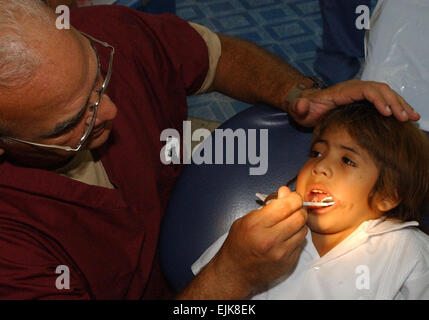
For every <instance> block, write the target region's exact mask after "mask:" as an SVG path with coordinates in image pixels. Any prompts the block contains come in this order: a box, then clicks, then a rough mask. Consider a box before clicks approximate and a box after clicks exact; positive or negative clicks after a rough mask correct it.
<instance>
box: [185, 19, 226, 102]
mask: <svg viewBox="0 0 429 320" xmlns="http://www.w3.org/2000/svg"><path fill="white" fill-rule="evenodd" d="M189 24H190V25H191V27H192V28H194V29H195V31H197V32H198V33H199V35H200V36H201V37H202V38H203V39H204V41H205V42H206V45H207V49H208V54H209V70H208V72H207V76H206V78H205V80H204V83H203V85H202V86H201V88H200V89H199V90H198V91H197V92H196V93H194V95H197V94H201V93H205V92H207V91H208V89H209V88H210V86H211V85H212V84H213V81H214V78H215V75H216V69H217V65H218V63H219V59H220V56H221V53H222V46H221V43H220V39H219V37H218V36H217V34H216V33H214V32H213V31H211V30H210V29H208V28H206V27H204V26H202V25H200V24H197V23H193V22H189Z"/></svg>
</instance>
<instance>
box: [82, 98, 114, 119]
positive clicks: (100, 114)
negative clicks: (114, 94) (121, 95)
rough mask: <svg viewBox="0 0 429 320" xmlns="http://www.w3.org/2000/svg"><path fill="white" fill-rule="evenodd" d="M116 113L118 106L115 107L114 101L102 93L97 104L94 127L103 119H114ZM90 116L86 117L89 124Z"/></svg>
mask: <svg viewBox="0 0 429 320" xmlns="http://www.w3.org/2000/svg"><path fill="white" fill-rule="evenodd" d="M117 113H118V108H116V105H115V103H114V102H113V101H112V100H111V99H110V97H109V96H108V95H106V94H103V96H102V97H101V100H100V104H99V105H98V110H97V118H96V119H95V123H94V127H96V126H98V125H99V124H100V123H103V122H105V121H111V120H113V119H115V117H116V114H117ZM90 121H91V117H90V116H89V117H88V118H87V125H89V123H90Z"/></svg>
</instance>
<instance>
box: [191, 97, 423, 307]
mask: <svg viewBox="0 0 429 320" xmlns="http://www.w3.org/2000/svg"><path fill="white" fill-rule="evenodd" d="M296 191H297V192H298V193H299V194H301V196H302V198H303V201H304V202H322V200H323V199H325V198H329V199H330V200H329V201H330V202H333V204H331V205H329V206H326V207H316V206H314V205H313V206H308V207H306V208H307V212H308V220H307V225H308V227H309V231H311V232H308V233H307V236H306V242H305V244H304V245H305V246H304V249H303V251H302V253H301V255H300V258H299V260H298V263H297V265H296V267H295V268H294V269H293V270H292V271H290V272H289V273H287V274H285V275H283V276H282V277H281V279H278V280H277V281H276V282H275V283H272V284H271V286H270V287H269V289H268V290H267V291H265V292H263V293H261V294H258V295H257V296H254V297H253V298H254V299H429V236H427V235H426V234H424V233H423V232H422V231H420V230H419V229H417V226H418V221H421V220H422V219H423V215H424V214H425V213H428V212H429V140H428V138H427V137H426V136H425V135H424V133H423V132H421V131H420V130H419V129H418V128H417V127H415V125H414V124H412V123H410V122H408V123H400V122H399V121H397V120H396V119H395V118H394V117H384V116H382V115H380V114H379V113H378V112H377V110H376V109H375V108H374V107H373V106H372V105H369V104H368V103H366V102H359V103H354V104H351V105H348V106H345V107H340V108H336V109H334V110H331V111H330V112H329V113H328V114H327V115H326V116H325V117H324V119H323V120H322V121H321V123H320V124H319V125H318V126H317V127H316V128H315V130H314V132H313V140H312V145H311V151H310V157H309V159H308V160H307V162H306V163H305V164H304V166H303V167H302V168H301V170H300V172H299V174H298V177H297V183H296ZM225 238H226V235H224V236H222V237H221V238H220V239H218V241H216V242H215V243H214V244H213V245H212V246H211V247H210V248H209V249H207V250H206V252H205V253H204V254H203V255H202V256H201V257H200V259H199V260H198V261H197V262H196V263H194V265H193V266H192V271H193V272H194V274H196V273H198V272H199V270H201V268H202V267H203V266H204V265H206V264H207V263H208V262H209V261H210V260H211V258H212V257H213V256H214V255H215V254H216V252H217V251H218V250H219V248H220V247H221V245H222V243H223V241H224V240H225Z"/></svg>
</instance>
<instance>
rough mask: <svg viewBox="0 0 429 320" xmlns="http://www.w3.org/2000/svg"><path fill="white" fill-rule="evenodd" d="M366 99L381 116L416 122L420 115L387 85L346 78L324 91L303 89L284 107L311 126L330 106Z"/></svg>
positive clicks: (298, 119)
mask: <svg viewBox="0 0 429 320" xmlns="http://www.w3.org/2000/svg"><path fill="white" fill-rule="evenodd" d="M364 99H365V100H368V101H370V102H371V103H372V104H374V106H375V107H376V108H377V110H378V111H379V112H380V113H381V114H382V115H384V116H391V115H392V114H393V115H394V116H395V117H396V118H397V119H398V120H400V121H408V120H413V121H417V120H419V119H420V116H419V114H418V113H417V112H415V111H414V109H413V108H412V107H411V106H410V105H409V104H408V103H407V102H406V101H405V100H404V99H403V98H402V97H401V96H400V95H399V94H397V93H396V92H395V91H393V90H392V89H391V88H390V87H389V86H388V85H387V84H385V83H379V82H373V81H361V80H349V81H345V82H341V83H338V84H336V85H334V86H332V87H329V88H327V89H324V90H319V89H306V90H304V91H303V92H302V94H301V96H300V97H299V98H297V99H295V100H294V101H292V103H291V105H290V106H289V108H288V112H289V114H290V115H291V116H292V117H293V118H294V119H295V121H296V122H298V123H299V124H301V125H303V126H306V127H312V126H314V125H316V124H317V122H318V121H319V119H320V118H321V117H322V116H323V115H324V114H325V113H326V112H327V111H328V110H330V109H332V108H335V107H336V106H340V105H345V104H349V103H352V102H355V101H359V100H364Z"/></svg>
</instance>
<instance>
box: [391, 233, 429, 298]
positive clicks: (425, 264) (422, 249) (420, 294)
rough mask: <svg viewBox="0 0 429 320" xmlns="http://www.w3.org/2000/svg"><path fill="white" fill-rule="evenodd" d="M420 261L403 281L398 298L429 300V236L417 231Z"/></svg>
mask: <svg viewBox="0 0 429 320" xmlns="http://www.w3.org/2000/svg"><path fill="white" fill-rule="evenodd" d="M417 239H418V240H419V241H418V243H417V245H418V247H419V254H418V257H417V259H418V262H417V264H416V265H415V266H414V268H413V270H412V272H411V273H410V275H409V276H408V278H407V279H406V280H405V282H404V283H403V285H402V287H401V289H400V290H399V294H398V295H397V296H396V297H395V298H396V299H406V300H429V237H428V235H426V234H424V233H423V232H421V231H418V232H417Z"/></svg>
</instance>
